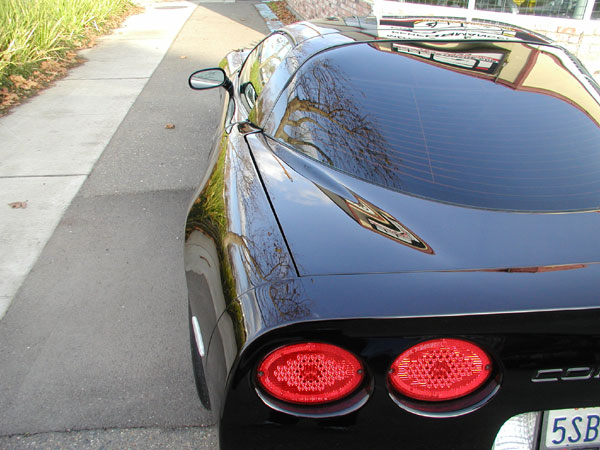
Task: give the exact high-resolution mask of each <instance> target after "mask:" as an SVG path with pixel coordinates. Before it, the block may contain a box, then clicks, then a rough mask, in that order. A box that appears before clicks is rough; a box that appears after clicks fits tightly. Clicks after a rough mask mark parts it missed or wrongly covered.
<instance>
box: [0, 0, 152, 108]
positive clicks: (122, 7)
mask: <svg viewBox="0 0 600 450" xmlns="http://www.w3.org/2000/svg"><path fill="white" fill-rule="evenodd" d="M140 10H141V8H139V7H137V6H135V5H134V4H133V3H132V2H131V1H130V0H2V1H1V2H0V29H1V30H2V33H0V116H2V115H4V114H6V113H7V112H8V111H9V110H10V108H11V107H13V106H15V105H18V104H19V103H21V102H22V101H23V99H25V98H28V97H31V96H32V95H34V94H35V93H36V92H37V91H38V90H40V89H42V88H44V87H46V86H48V85H49V84H50V83H51V82H52V81H53V80H55V79H57V78H60V77H62V76H64V75H65V74H66V72H67V69H68V68H69V67H72V66H74V65H76V64H78V63H79V62H81V61H80V60H79V59H78V58H77V54H76V52H75V51H76V50H77V49H80V48H85V47H90V46H92V45H93V44H94V40H95V38H96V37H97V36H99V35H101V34H105V33H106V32H107V31H109V30H111V29H113V28H115V27H117V26H119V25H120V24H121V23H122V21H123V20H124V19H125V17H127V16H128V15H131V14H133V13H136V12H139V11H140Z"/></svg>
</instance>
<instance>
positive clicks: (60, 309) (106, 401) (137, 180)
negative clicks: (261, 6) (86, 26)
mask: <svg viewBox="0 0 600 450" xmlns="http://www.w3.org/2000/svg"><path fill="white" fill-rule="evenodd" d="M147 5H148V6H147V10H146V13H145V14H143V15H142V16H139V17H134V18H131V19H130V21H129V22H128V24H127V26H126V27H124V28H123V30H119V31H120V32H122V34H123V36H125V37H126V38H123V37H122V36H121V35H120V34H119V32H117V33H115V34H113V35H111V36H109V37H107V38H105V39H103V40H102V43H101V44H100V45H99V46H98V47H96V48H94V49H92V50H89V51H88V52H89V53H88V55H89V56H88V57H89V59H90V61H89V62H88V63H87V64H86V65H84V66H82V67H80V68H78V69H77V70H75V71H73V72H72V73H71V75H70V76H69V78H67V79H65V80H63V81H61V82H60V83H57V86H56V87H54V88H52V89H50V90H48V91H46V92H44V93H43V94H42V95H40V96H39V97H37V98H35V99H33V100H32V101H31V102H29V103H27V104H26V105H23V106H21V107H19V108H17V109H16V110H15V112H14V113H13V114H12V115H10V116H7V117H5V118H3V119H0V123H1V124H2V126H3V128H2V133H3V135H2V138H1V139H2V144H3V145H2V150H1V153H2V158H0V160H2V163H3V166H2V170H6V171H7V172H6V173H7V174H8V176H9V177H8V178H7V177H5V178H1V180H3V181H4V182H5V183H6V184H7V186H8V184H9V183H12V184H11V185H12V186H15V185H16V183H17V182H22V185H23V186H24V188H23V190H19V189H15V190H14V191H13V193H14V196H10V197H9V198H7V199H6V202H12V201H24V200H28V201H29V206H28V208H27V209H10V208H9V207H8V206H7V205H4V207H5V208H6V209H5V210H4V211H3V210H2V208H0V211H1V212H2V214H4V216H3V219H2V223H3V225H2V226H3V227H6V229H7V230H8V229H9V227H8V225H6V222H7V220H4V217H9V218H11V217H21V221H22V224H23V226H24V227H26V228H25V229H23V230H19V229H17V230H14V231H13V236H14V237H13V238H12V240H11V239H6V238H5V233H4V231H3V235H2V237H3V239H4V241H5V244H3V245H5V247H3V249H4V248H6V249H8V248H11V251H12V252H13V253H12V256H11V258H12V259H13V261H8V262H7V265H5V266H4V267H9V268H10V267H11V265H12V264H11V263H14V262H15V260H16V259H17V258H21V256H19V251H20V249H19V248H18V247H19V242H18V241H19V240H21V241H24V240H25V239H29V240H30V241H31V242H32V244H31V249H29V248H26V250H27V251H28V252H29V253H27V256H28V257H29V258H30V264H33V268H32V269H31V270H30V271H29V272H28V274H27V273H26V272H27V271H28V269H25V270H24V271H23V273H21V274H20V276H21V277H22V278H24V281H23V283H22V284H20V287H19V283H18V282H16V283H15V285H16V289H17V292H16V294H15V296H14V301H13V302H12V304H11V305H10V307H9V309H8V310H7V312H6V315H5V316H4V318H3V319H2V320H0V380H2V381H1V382H0V448H19V449H20V448H42V449H57V448H133V447H138V448H206V449H208V448H214V440H215V436H216V435H215V431H214V429H213V428H210V425H211V424H212V423H214V420H213V418H212V416H211V414H210V411H207V410H205V409H204V408H202V406H201V404H200V402H199V400H198V398H197V395H196V393H195V386H194V380H193V376H192V368H191V362H190V353H189V352H190V349H189V332H188V329H187V298H186V289H185V277H184V268H183V259H182V257H181V252H182V242H183V228H184V223H185V215H186V209H187V205H188V203H189V201H190V198H192V194H193V192H194V191H195V189H197V187H198V185H199V183H200V180H201V179H202V177H203V174H204V172H205V170H206V166H207V159H208V158H207V155H208V151H209V149H210V147H211V140H212V136H213V134H214V129H215V127H216V125H217V123H218V120H219V117H220V115H219V111H220V103H219V93H218V91H217V90H213V91H209V92H205V93H198V92H194V91H192V90H190V89H189V87H188V86H187V77H188V75H189V74H190V73H191V72H193V71H194V70H197V69H199V68H203V67H214V66H216V65H217V64H218V63H219V61H220V60H221V58H222V57H223V56H224V55H225V54H226V53H227V52H229V51H231V50H232V49H237V48H242V47H249V46H252V45H254V44H255V43H256V42H257V41H258V40H260V39H261V38H262V37H263V36H264V35H265V34H266V33H267V32H268V29H267V28H266V26H265V23H264V20H263V19H262V18H261V17H260V16H259V15H258V13H257V11H256V8H255V6H254V3H253V2H248V1H239V2H237V3H232V2H197V1H196V2H192V1H187V2H182V1H175V2H173V1H165V2H158V1H156V2H148V3H147ZM167 18H170V19H169V20H171V24H170V25H164V24H166V21H167ZM131 21H133V22H134V23H135V22H137V21H139V23H138V25H135V26H133V25H131V24H130V22H131ZM142 22H143V23H142ZM144 24H145V25H146V26H142V25H144ZM163 25H164V26H163ZM132 55H138V57H136V58H135V60H136V62H134V63H133V64H128V63H129V60H130V59H133V56H132ZM151 60H152V61H154V67H152V66H151V65H150V62H151ZM110 67H113V68H114V67H117V69H116V70H115V71H112V72H111V71H110ZM138 83H139V84H138ZM134 87H135V88H136V89H134ZM122 100H124V101H123V102H121V101H122ZM17 119H18V120H17ZM109 123H110V124H112V125H111V126H109V125H108V124H109ZM167 123H174V124H175V125H176V128H174V129H166V128H165V124H167ZM9 124H10V126H8V125H9ZM31 127H33V128H31ZM111 127H112V128H111ZM20 129H21V130H23V131H22V132H21V133H18V132H17V130H20ZM42 129H43V130H44V132H42ZM9 130H10V132H9ZM5 142H10V145H11V147H12V151H10V148H9V149H7V148H5V147H4V143H5ZM15 155H21V156H19V158H17V156H15ZM22 155H29V156H28V158H29V160H28V158H27V157H25V156H22ZM74 155H75V156H74ZM40 159H41V161H42V162H38V163H36V164H32V162H34V161H39V160H40ZM65 161H67V162H68V161H72V163H73V167H72V168H70V169H69V171H64V169H63V168H64V167H65V166H67V167H68V165H67V164H66V163H65ZM92 166H93V169H92ZM9 168H10V169H11V170H10V173H9V172H8V169H9ZM61 169H62V170H61ZM90 170H91V172H90ZM44 183H45V184H44ZM52 183H54V184H52ZM79 186H81V187H79ZM25 188H27V189H28V190H25ZM51 188H52V189H51ZM3 192H4V190H3ZM75 193H76V194H75ZM74 194H75V196H74V198H73V195H74ZM3 195H4V193H3ZM21 195H27V197H22V196H21ZM59 197H60V198H59ZM57 198H59V200H60V201H57ZM0 206H2V205H0ZM65 209H66V211H65ZM62 211H65V212H64V214H63V213H62ZM31 213H35V214H36V215H34V216H30V214H31ZM7 214H8V216H7ZM10 214H15V215H14V216H11V215H10ZM50 219H51V220H50ZM32 220H36V221H37V222H36V223H37V225H36V227H35V229H32V228H33V227H32V225H31V223H30V221H32ZM46 222H47V223H46ZM57 222H58V225H56V223H57ZM15 223H16V224H17V226H18V225H19V224H18V221H16V220H13V221H12V224H13V226H15ZM38 225H39V226H40V227H41V228H42V230H41V231H40V230H38V229H37V228H38ZM36 233H37V234H36ZM50 235H51V236H50ZM47 236H50V238H49V240H47V242H45V241H46V239H47ZM13 241H15V242H13ZM9 244H14V246H13V247H10V245H9ZM2 251H4V250H2ZM36 251H41V253H40V254H39V256H38V255H37V254H36ZM3 257H4V261H6V257H5V255H4V254H0V258H3ZM33 261H35V263H33ZM3 270H4V272H3V276H4V275H8V274H7V271H6V269H3ZM6 297H9V295H6ZM71 430H78V431H71Z"/></svg>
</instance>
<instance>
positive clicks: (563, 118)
mask: <svg viewBox="0 0 600 450" xmlns="http://www.w3.org/2000/svg"><path fill="white" fill-rule="evenodd" d="M340 20H341V19H335V20H333V19H332V20H325V21H316V22H310V23H305V24H300V25H296V26H293V27H291V28H290V31H291V32H292V33H295V38H296V39H304V40H303V41H302V42H303V43H302V44H299V45H298V48H299V49H302V48H303V47H310V51H308V52H305V53H304V57H303V58H302V56H301V57H299V58H298V59H299V60H300V64H299V65H298V66H297V67H298V69H297V72H296V73H295V74H294V76H293V77H292V80H291V83H290V84H289V86H288V88H287V90H285V91H284V92H283V93H282V95H281V96H280V98H279V102H278V105H279V107H278V106H275V107H274V109H273V113H272V114H271V117H269V119H268V120H267V121H266V123H265V129H266V131H267V132H268V133H269V134H271V135H272V136H273V137H275V138H276V139H278V140H280V141H282V142H285V143H287V144H289V145H290V146H291V147H293V148H295V149H296V150H298V151H300V152H301V153H304V154H305V155H307V156H309V157H311V158H313V159H315V160H317V161H319V162H321V163H322V164H324V165H326V166H329V167H331V168H333V169H335V170H338V171H341V172H344V173H347V174H350V175H353V176H355V177H358V178H360V179H363V180H366V181H368V182H370V183H372V184H377V185H381V186H384V187H387V188H390V189H393V190H397V191H399V192H403V193H407V194H411V195H416V196H419V197H423V198H427V199H432V200H436V201H442V202H446V203H452V204H458V205H462V206H470V207H478V208H485V209H497V210H513V211H537V212H557V211H574V210H577V211H581V210H595V209H597V208H598V207H600V201H599V199H600V177H599V176H598V175H599V174H600V149H599V143H600V103H599V101H598V100H599V98H600V95H599V90H598V86H597V84H596V83H595V82H593V80H590V79H588V78H587V77H586V74H585V71H584V70H583V69H581V67H580V66H579V65H578V64H577V61H576V60H575V59H572V58H571V57H570V56H569V54H568V53H567V52H565V51H563V50H561V49H559V48H556V47H553V46H551V45H549V41H548V40H546V39H543V38H542V37H539V36H537V35H534V34H529V33H528V32H527V31H526V30H523V29H517V28H515V27H505V26H500V25H498V24H483V23H480V22H477V23H475V24H474V25H473V23H471V24H466V23H465V22H462V21H452V20H448V19H443V20H441V23H440V21H437V19H436V20H432V19H431V18H427V19H423V18H421V19H388V20H389V21H391V22H393V21H397V22H402V24H401V25H398V26H394V27H390V28H384V29H383V30H382V28H381V27H379V28H377V26H376V24H368V23H367V24H366V25H365V24H364V23H362V22H359V23H358V24H350V25H348V23H347V21H348V20H347V19H346V21H345V22H344V21H342V22H340ZM355 20H357V21H358V20H359V19H355ZM330 22H331V23H333V24H334V25H335V26H327V27H326V26H325V25H326V24H329V23H330ZM367 25H368V26H367ZM470 25H473V26H470ZM365 30H367V31H368V32H366V31H365ZM386 30H387V31H386ZM388 31H389V33H388V34H389V35H386V32H388ZM373 32H375V34H377V35H378V36H379V39H375V36H374V35H373ZM311 35H312V38H311ZM309 43H310V45H307V44H309ZM300 54H301V52H300ZM303 102H304V103H306V104H307V105H308V104H309V105H310V108H308V107H307V108H303V107H302V103H303ZM286 103H287V106H285V104H286ZM292 104H293V105H295V106H294V108H296V110H293V108H292V109H290V106H289V105H292ZM299 124H301V125H299Z"/></svg>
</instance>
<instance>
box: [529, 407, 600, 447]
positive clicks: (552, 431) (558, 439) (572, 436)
mask: <svg viewBox="0 0 600 450" xmlns="http://www.w3.org/2000/svg"><path fill="white" fill-rule="evenodd" d="M542 430H543V431H542V439H541V445H540V450H550V449H557V450H562V449H580V450H583V449H586V450H588V449H589V450H598V449H600V407H599V408H576V409H560V410H556V411H548V412H546V413H545V414H544V425H543V429H542Z"/></svg>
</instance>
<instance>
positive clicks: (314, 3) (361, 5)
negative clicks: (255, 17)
mask: <svg viewBox="0 0 600 450" xmlns="http://www.w3.org/2000/svg"><path fill="white" fill-rule="evenodd" d="M286 3H287V5H288V7H289V8H290V10H292V11H293V12H294V13H296V15H297V16H299V17H300V18H302V19H306V20H310V19H316V18H319V17H348V16H368V15H370V14H371V11H372V5H373V0H286Z"/></svg>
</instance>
